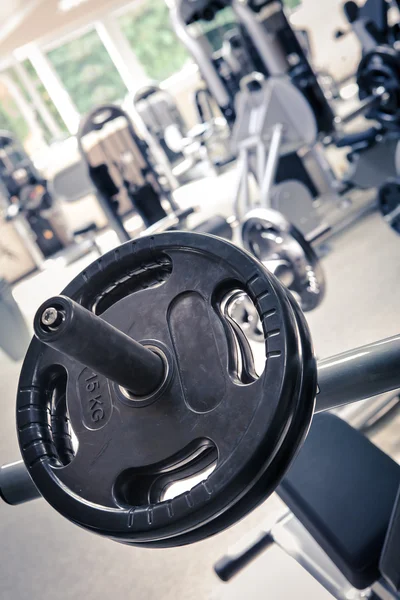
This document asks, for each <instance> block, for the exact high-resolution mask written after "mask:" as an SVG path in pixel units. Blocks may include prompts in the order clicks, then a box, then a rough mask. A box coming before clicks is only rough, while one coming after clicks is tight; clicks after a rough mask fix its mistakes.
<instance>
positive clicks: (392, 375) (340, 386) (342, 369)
mask: <svg viewBox="0 0 400 600" xmlns="http://www.w3.org/2000/svg"><path fill="white" fill-rule="evenodd" d="M399 388H400V335H397V336H394V337H390V338H386V339H384V340H379V341H377V342H374V343H372V344H367V345H366V346H361V347H359V348H355V349H353V350H350V351H348V352H343V353H342V354H337V355H336V356H332V357H330V358H326V359H324V360H321V361H319V362H318V389H319V391H318V394H317V399H316V406H315V412H321V411H324V410H329V409H331V408H336V407H338V406H343V405H345V404H351V403H352V402H357V401H359V400H365V399H366V398H370V397H372V396H377V395H379V394H383V393H385V392H390V391H392V390H397V389H399Z"/></svg>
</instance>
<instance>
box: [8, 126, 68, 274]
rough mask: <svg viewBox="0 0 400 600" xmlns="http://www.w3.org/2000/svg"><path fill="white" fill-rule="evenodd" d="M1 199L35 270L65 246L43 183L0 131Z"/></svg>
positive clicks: (64, 232)
mask: <svg viewBox="0 0 400 600" xmlns="http://www.w3.org/2000/svg"><path fill="white" fill-rule="evenodd" d="M0 196H1V202H2V208H3V217H4V219H5V220H6V221H11V222H12V223H13V225H14V227H15V229H16V230H17V232H18V233H19V234H20V236H21V238H22V241H23V243H24V244H25V246H26V248H27V250H28V251H29V253H30V255H31V256H32V258H33V260H34V262H35V263H36V266H37V267H38V268H41V267H42V266H43V263H44V261H45V260H46V259H47V258H50V257H52V256H54V255H55V254H57V253H58V252H60V251H61V250H63V249H64V248H65V247H66V246H67V245H68V243H69V239H68V232H67V227H66V223H65V221H64V218H63V216H62V214H61V213H60V210H59V207H58V206H57V203H56V201H55V200H54V198H53V197H52V195H51V194H50V192H49V190H48V186H47V182H46V180H45V179H44V178H43V177H42V176H41V175H40V173H39V172H38V171H37V170H36V168H35V166H34V165H33V163H32V161H31V160H30V158H29V157H28V155H27V154H26V153H25V151H24V150H23V149H22V147H21V146H20V144H19V143H18V142H17V140H16V139H15V137H14V135H13V134H12V133H10V132H8V131H0Z"/></svg>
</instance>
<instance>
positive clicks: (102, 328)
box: [34, 296, 166, 397]
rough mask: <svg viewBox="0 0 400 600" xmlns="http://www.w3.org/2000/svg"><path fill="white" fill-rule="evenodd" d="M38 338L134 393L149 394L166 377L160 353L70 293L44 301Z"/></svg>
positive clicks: (36, 324) (37, 324) (36, 326)
mask: <svg viewBox="0 0 400 600" xmlns="http://www.w3.org/2000/svg"><path fill="white" fill-rule="evenodd" d="M34 331H35V335H36V337H37V338H38V339H39V340H40V341H41V342H43V343H44V344H47V345H48V346H50V347H52V348H54V349H55V350H58V351H59V352H62V353H63V354H65V355H67V356H69V357H70V358H72V359H74V360H76V361H78V362H80V363H82V365H84V366H86V367H89V368H90V369H92V370H93V371H94V372H95V373H98V374H99V375H103V376H104V377H106V378H107V379H109V380H111V381H114V382H115V383H116V384H117V385H119V386H120V387H121V388H123V389H124V390H126V391H127V392H130V393H131V394H133V395H134V396H137V397H143V396H148V395H149V394H151V393H153V392H154V391H155V390H157V389H158V388H159V387H160V385H161V384H162V382H163V381H164V378H165V370H166V364H165V360H164V359H163V358H162V357H161V355H160V354H157V353H156V352H155V351H154V352H153V350H150V349H149V348H146V347H145V346H144V345H142V344H140V343H139V342H137V341H136V340H134V339H133V338H131V337H129V336H128V335H126V334H125V333H123V332H122V331H120V330H119V329H117V328H116V327H114V326H113V325H111V324H110V323H108V322H107V321H106V320H105V319H103V318H101V317H99V316H97V315H95V314H94V313H93V312H91V311H90V310H87V309H86V308H84V307H83V306H82V305H80V304H78V303H77V302H75V301H74V300H72V299H71V298H67V297H66V296H55V297H53V298H50V299H49V300H47V301H46V302H44V303H43V304H42V305H41V306H40V308H39V309H38V311H37V313H36V315H35V319H34Z"/></svg>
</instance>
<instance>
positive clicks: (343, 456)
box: [0, 232, 400, 598]
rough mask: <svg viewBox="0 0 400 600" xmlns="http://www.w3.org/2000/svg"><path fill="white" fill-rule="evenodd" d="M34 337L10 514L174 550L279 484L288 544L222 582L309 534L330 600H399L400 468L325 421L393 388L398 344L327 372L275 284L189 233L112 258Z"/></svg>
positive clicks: (228, 570) (343, 357) (10, 472)
mask: <svg viewBox="0 0 400 600" xmlns="http://www.w3.org/2000/svg"><path fill="white" fill-rule="evenodd" d="M237 293H245V294H247V296H248V298H249V300H250V301H251V302H252V303H253V304H254V306H255V309H256V310H257V313H258V315H259V318H260V321H261V323H262V331H263V336H264V343H265V365H264V368H263V369H262V370H261V371H259V372H257V371H256V369H255V365H254V361H253V358H252V353H251V350H250V346H249V344H248V342H247V338H246V336H245V335H244V334H243V332H242V330H241V329H240V327H239V326H238V325H237V323H236V322H235V321H234V319H233V318H232V315H231V313H230V308H231V302H232V300H234V298H235V296H236V295H237ZM34 330H35V338H34V339H33V340H32V342H31V345H30V347H29V350H28V352H27V355H26V358H25V361H24V365H23V367H22V371H21V377H20V381H19V384H18V392H17V411H16V419H17V435H18V440H19V445H20V449H21V454H22V458H23V462H18V463H15V464H12V465H7V466H4V467H2V469H0V495H1V496H2V498H3V499H4V500H5V501H6V502H8V503H9V504H18V503H21V502H24V501H27V500H32V499H33V498H36V497H40V496H42V497H43V498H45V500H47V501H48V502H49V503H50V504H51V505H52V506H53V508H55V509H56V510H57V511H58V512H59V513H60V514H61V515H63V516H64V517H66V518H67V519H69V520H70V521H72V522H74V523H76V524H78V525H79V526H81V527H83V528H84V529H87V530H88V531H92V532H95V533H97V534H100V535H103V536H106V537H109V538H112V539H113V540H116V541H119V542H122V543H126V544H131V545H136V546H139V547H142V548H146V547H149V548H156V547H157V548H167V547H173V546H181V545H184V544H189V543H193V542H196V541H199V540H202V539H205V538H208V537H210V536H212V535H214V534H216V533H218V532H220V531H222V530H224V529H226V528H227V527H229V526H230V525H232V524H234V523H236V522H237V521H238V520H239V519H241V518H243V517H244V516H245V515H246V514H248V513H249V512H250V511H251V510H253V509H254V508H255V507H256V506H258V505H259V504H261V503H262V502H263V501H264V500H265V499H266V498H267V497H268V496H269V495H270V494H271V493H272V492H273V491H274V490H275V489H277V491H278V493H279V494H280V496H281V497H282V499H283V500H284V502H285V503H286V504H287V506H288V508H289V509H290V511H291V513H290V514H288V515H287V516H286V518H285V520H284V521H283V522H282V521H281V522H280V524H279V528H280V529H279V531H280V533H281V536H280V537H279V531H278V526H277V527H276V528H273V529H272V530H271V531H269V532H267V533H266V534H265V535H264V536H263V537H262V538H260V539H259V540H258V541H257V544H256V545H255V546H253V547H252V548H250V549H249V550H247V551H246V552H244V553H242V554H241V555H240V556H236V557H233V558H232V557H231V558H229V559H228V560H225V561H224V564H222V565H221V564H220V565H219V566H218V569H217V571H218V573H219V574H220V576H221V577H222V578H223V579H225V580H227V579H229V578H230V577H231V576H232V574H234V573H235V572H237V571H238V570H240V568H241V567H242V566H244V565H245V564H246V563H248V562H249V560H251V559H252V558H254V557H255V556H256V555H257V554H258V553H259V552H260V551H261V550H263V549H265V548H266V547H268V546H270V545H271V544H272V543H273V542H274V541H277V543H279V544H280V545H281V546H282V547H284V541H283V538H284V536H286V539H288V537H290V536H292V539H293V535H295V537H297V539H299V538H298V535H299V531H300V532H301V533H302V535H303V534H304V535H307V536H308V538H307V539H308V541H309V543H302V544H301V545H300V546H299V544H297V545H296V544H293V543H292V554H293V555H294V556H295V558H296V559H297V560H298V561H299V562H300V564H302V565H303V566H304V567H305V568H306V569H308V570H309V571H310V572H311V574H313V575H314V577H317V579H318V580H319V581H320V582H321V583H322V584H323V585H325V587H326V588H327V589H328V590H329V591H330V592H331V593H333V595H334V596H335V597H336V598H344V597H348V595H347V593H348V591H349V588H351V587H353V588H357V589H362V590H364V591H363V594H364V596H363V597H366V595H369V597H373V598H388V597H391V598H396V597H399V596H398V592H399V589H400V562H399V539H400V538H399V532H400V497H399V495H398V488H399V483H400V467H399V465H397V464H396V463H395V462H394V461H392V460H391V459H390V458H389V457H388V456H386V455H385V454H384V453H383V452H382V451H380V450H379V449H378V448H377V447H376V446H374V445H373V444H372V443H371V442H369V441H368V440H367V439H366V438H365V437H364V436H363V435H362V434H360V433H359V432H357V431H356V430H354V429H352V428H351V427H350V426H349V425H347V424H346V423H344V422H343V421H341V420H340V419H338V418H337V417H336V416H334V415H330V414H316V416H315V417H314V418H313V415H314V414H315V413H325V411H327V410H329V409H332V408H334V407H337V406H341V405H345V404H348V403H352V402H357V401H359V400H362V399H363V398H366V397H370V396H374V395H377V394H381V393H384V392H388V391H390V390H395V389H398V388H399V387H400V371H399V369H398V364H399V358H400V337H399V336H394V337H392V338H387V339H384V340H380V341H377V342H375V343H372V344H369V345H366V346H363V347H361V348H356V349H354V350H351V351H348V352H345V353H343V354H339V355H337V356H334V357H332V358H329V359H325V360H323V361H320V362H318V363H317V362H316V359H315V357H314V354H313V348H312V341H311V338H310V333H309V330H308V327H307V324H306V321H305V319H304V316H303V314H302V312H301V310H300V308H299V306H298V304H297V303H296V302H295V301H294V299H293V296H292V295H291V294H290V292H288V291H287V289H286V288H285V287H284V286H282V284H281V283H280V282H279V280H278V279H277V278H276V277H275V276H274V275H272V274H271V273H270V272H269V271H267V270H266V269H265V268H264V267H263V265H262V264H261V263H260V262H259V261H256V260H254V258H253V257H252V256H251V255H250V254H249V253H247V252H244V251H243V250H241V249H240V248H238V247H237V246H234V245H233V244H231V243H230V242H228V241H225V240H222V239H220V238H216V237H214V236H209V235H203V234H196V233H191V232H167V233H163V234H159V235H152V236H148V237H142V238H140V239H137V240H133V241H130V242H128V243H126V244H124V245H122V246H120V247H119V248H118V251H112V252H110V253H108V254H106V255H104V256H103V257H102V258H101V260H100V259H99V260H97V261H95V262H94V263H93V264H92V265H90V266H89V267H88V268H86V269H85V270H84V271H83V272H82V273H81V274H80V275H78V276H77V277H76V278H75V279H74V280H73V281H72V282H71V283H70V284H69V285H68V286H67V287H66V288H65V290H64V291H63V293H62V295H60V296H56V297H53V298H50V299H49V300H47V301H46V302H45V303H44V304H43V305H42V306H41V307H40V308H39V310H38V311H37V314H36V316H35V319H34ZM205 375H206V376H205ZM161 408H162V410H160V409H161ZM310 425H311V428H310ZM309 430H310V432H309V435H308V437H307V433H308V431H309ZM154 440H157V443H156V444H155V443H154ZM132 448H134V449H135V452H132ZM296 456H297V458H296V459H295V457H296ZM294 459H295V460H294ZM194 476H198V477H199V478H200V476H201V477H202V481H200V482H199V479H197V480H196V482H194V481H193V482H191V481H190V480H191V478H193V477H194ZM176 482H180V484H183V483H184V482H185V483H186V486H185V487H186V491H185V492H183V493H182V492H180V493H177V492H175V493H174V489H173V485H174V484H175V483H176ZM321 484H322V485H321ZM290 523H291V524H292V525H291V526H290ZM301 539H302V540H303V539H305V538H301ZM287 545H288V546H289V543H288V544H287ZM353 597H356V595H354V596H353ZM360 597H361V596H360Z"/></svg>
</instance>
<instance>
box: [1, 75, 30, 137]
mask: <svg viewBox="0 0 400 600" xmlns="http://www.w3.org/2000/svg"><path fill="white" fill-rule="evenodd" d="M5 74H6V75H8V76H9V75H10V74H9V73H8V72H6V73H5ZM0 129H6V130H7V131H10V132H11V133H13V134H14V135H15V136H16V137H17V138H18V140H19V141H20V142H21V143H25V142H27V141H28V139H29V135H30V131H29V127H28V123H27V122H26V121H25V119H24V117H23V116H22V114H21V112H20V109H19V108H18V105H17V103H16V101H15V99H14V98H13V96H12V94H11V92H10V90H9V88H8V86H7V84H6V82H5V81H4V80H0Z"/></svg>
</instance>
